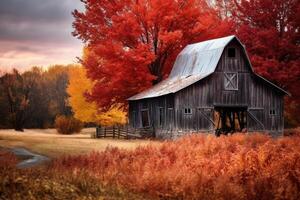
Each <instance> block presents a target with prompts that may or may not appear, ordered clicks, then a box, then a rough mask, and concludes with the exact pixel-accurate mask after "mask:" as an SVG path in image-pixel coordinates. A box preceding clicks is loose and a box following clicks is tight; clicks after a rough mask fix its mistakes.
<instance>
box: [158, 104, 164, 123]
mask: <svg viewBox="0 0 300 200" xmlns="http://www.w3.org/2000/svg"><path fill="white" fill-rule="evenodd" d="M164 119H165V109H164V108H163V107H160V108H159V126H163V124H164Z"/></svg>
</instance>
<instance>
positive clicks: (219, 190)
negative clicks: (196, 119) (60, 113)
mask: <svg viewBox="0 0 300 200" xmlns="http://www.w3.org/2000/svg"><path fill="white" fill-rule="evenodd" d="M299 144H300V137H283V138H279V139H272V138H270V137H269V136H267V135H261V134H253V135H243V134H235V135H233V136H228V137H227V136H221V137H219V138H216V137H214V136H211V135H209V136H204V135H200V134H199V135H191V136H187V137H184V138H181V139H179V140H176V141H167V142H164V143H163V144H162V145H159V146H154V145H149V146H146V147H139V148H137V149H136V150H133V151H129V150H120V149H117V148H107V149H106V151H104V152H94V153H91V154H89V155H86V156H84V155H81V156H72V157H65V158H61V159H58V160H56V161H55V162H54V163H53V167H54V169H55V170H57V171H65V170H72V171H73V172H76V173H77V172H79V171H85V172H87V173H89V174H90V175H93V176H96V177H97V178H98V179H99V180H100V181H101V182H102V183H103V184H110V185H115V186H117V187H121V188H127V189H129V190H130V191H131V192H135V193H140V194H147V195H151V196H152V197H153V198H163V199H297V198H298V197H299V196H300V191H299V190H300V188H299V185H300V145H299Z"/></svg>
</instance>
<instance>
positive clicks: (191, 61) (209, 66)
mask: <svg viewBox="0 0 300 200" xmlns="http://www.w3.org/2000/svg"><path fill="white" fill-rule="evenodd" d="M232 41H235V45H239V46H241V47H242V51H243V53H244V55H245V56H246V58H247V60H248V66H249V68H250V70H251V72H253V69H252V66H251V63H250V61H249V59H248V56H247V52H246V50H245V48H244V46H243V45H242V43H241V42H240V41H239V39H238V38H237V37H236V36H234V35H232V36H228V37H224V38H218V39H213V40H207V41H204V42H200V43H196V44H191V45H187V46H186V47H185V48H184V49H183V50H182V51H181V53H180V54H179V55H178V56H177V58H176V61H175V63H174V66H173V68H172V71H171V73H170V75H169V77H168V78H167V79H165V80H163V81H161V82H160V83H158V84H156V85H154V86H153V87H152V88H149V89H147V90H145V91H143V92H141V93H139V94H136V95H134V96H132V97H130V98H129V99H128V100H140V99H145V98H153V97H159V96H163V95H167V94H172V93H176V92H178V91H180V90H181V89H183V88H186V87H188V86H190V85H192V84H194V83H196V82H198V81H199V80H202V79H204V78H206V77H208V76H209V75H211V74H212V73H214V72H215V71H216V68H217V65H218V63H219V62H220V58H221V56H222V54H223V52H224V49H225V48H226V47H227V45H228V44H229V43H231V42H232ZM257 77H258V78H260V79H263V80H264V81H265V82H267V83H268V84H271V85H272V86H273V87H276V89H278V90H280V91H281V92H283V93H285V94H288V93H287V92H286V91H284V90H282V89H281V88H279V87H278V86H276V85H274V84H272V83H271V82H269V81H267V80H266V79H264V78H262V77H260V76H257Z"/></svg>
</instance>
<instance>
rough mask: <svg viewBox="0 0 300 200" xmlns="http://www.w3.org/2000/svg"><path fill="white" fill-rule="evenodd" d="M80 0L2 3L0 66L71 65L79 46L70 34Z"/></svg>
mask: <svg viewBox="0 0 300 200" xmlns="http://www.w3.org/2000/svg"><path fill="white" fill-rule="evenodd" d="M74 9H79V10H82V9H83V5H82V4H81V2H80V1H79V0H48V1H45V0H1V1H0V46H1V48H0V66H2V68H3V66H5V67H8V66H10V67H11V66H14V67H17V68H22V69H23V68H24V67H27V66H26V65H48V64H56V63H57V64H61V63H63V64H64V63H68V62H69V63H70V62H74V60H76V56H80V53H81V48H82V44H81V42H80V41H79V40H78V39H76V38H74V37H73V36H72V35H71V32H72V31H73V30H72V22H73V17H72V15H71V12H72V11H73V10H74Z"/></svg>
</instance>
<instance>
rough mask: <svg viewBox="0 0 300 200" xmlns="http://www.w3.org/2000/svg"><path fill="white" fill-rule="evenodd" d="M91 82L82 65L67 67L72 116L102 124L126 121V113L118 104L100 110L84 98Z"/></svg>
mask: <svg viewBox="0 0 300 200" xmlns="http://www.w3.org/2000/svg"><path fill="white" fill-rule="evenodd" d="M92 86H93V82H92V81H91V80H90V79H88V78H87V77H86V70H85V69H84V68H83V67H82V66H75V67H71V68H70V69H69V85H68V88H67V92H68V94H69V96H70V97H69V103H70V105H71V107H72V111H73V113H74V117H75V118H77V119H79V120H81V121H82V122H94V123H97V124H99V125H102V126H111V125H115V124H125V123H126V121H127V120H126V113H125V112H124V111H123V110H122V109H121V108H120V106H113V107H111V109H109V110H108V111H107V112H102V111H101V109H99V108H98V107H97V105H96V104H95V103H94V102H89V101H87V99H86V98H85V93H86V92H89V91H90V90H91V88H92Z"/></svg>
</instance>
